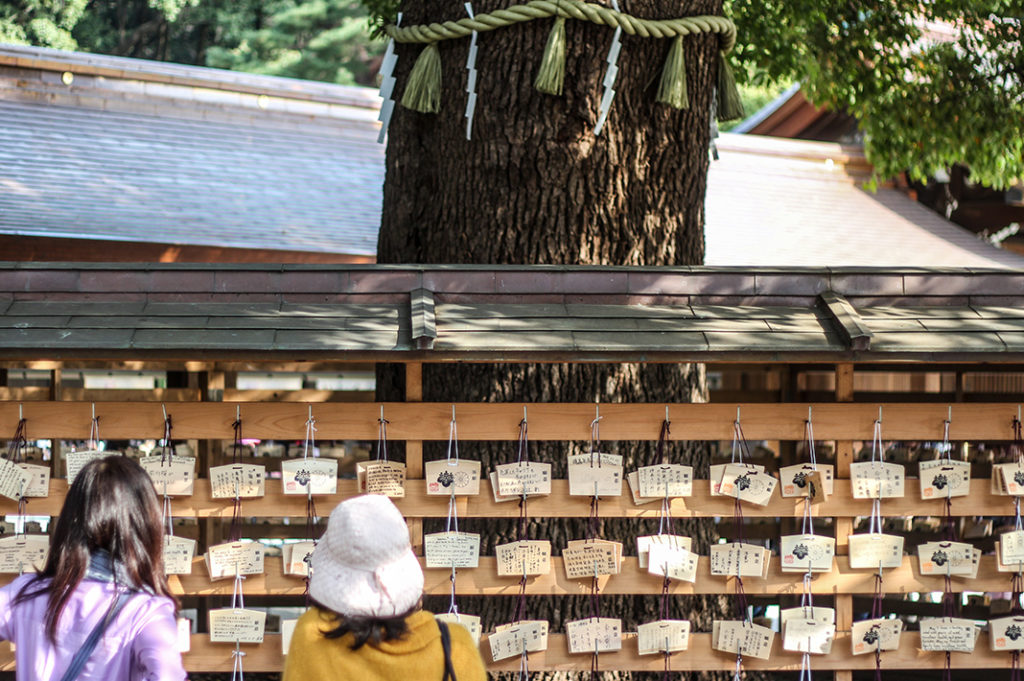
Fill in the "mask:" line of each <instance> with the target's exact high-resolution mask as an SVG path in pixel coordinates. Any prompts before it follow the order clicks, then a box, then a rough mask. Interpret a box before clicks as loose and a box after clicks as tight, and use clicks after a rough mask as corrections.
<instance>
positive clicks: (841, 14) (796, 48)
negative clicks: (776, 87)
mask: <svg viewBox="0 0 1024 681" xmlns="http://www.w3.org/2000/svg"><path fill="white" fill-rule="evenodd" d="M726 4H727V6H726V12H728V13H730V16H732V17H733V18H734V20H735V21H736V23H737V25H738V27H739V35H740V43H739V45H738V46H737V52H736V58H737V59H738V60H739V61H740V62H741V63H742V64H743V65H744V66H745V67H746V73H747V75H748V78H749V79H750V80H752V81H754V82H758V83H760V82H772V81H779V80H786V79H791V80H799V81H800V82H801V83H802V87H803V89H804V91H805V93H807V95H808V96H809V97H810V99H811V100H812V101H813V102H814V103H816V104H819V105H826V106H829V107H832V108H837V109H845V110H846V111H848V112H850V113H852V114H853V115H855V116H856V117H857V118H858V119H859V120H860V122H861V126H862V129H863V131H864V137H865V147H866V152H867V155H868V158H869V159H870V160H871V162H872V163H873V164H874V165H875V168H876V173H877V175H878V176H880V177H890V176H892V175H895V174H897V173H899V172H901V171H909V173H910V175H911V176H912V177H913V178H914V179H919V180H922V179H925V178H927V177H929V176H931V175H932V174H933V173H934V172H935V171H936V170H938V169H940V168H948V167H950V166H951V165H953V164H954V163H962V164H964V165H966V166H967V167H968V168H969V169H970V172H971V179H972V180H973V181H975V182H981V183H984V184H988V185H991V186H993V187H1005V186H1006V185H1008V184H1010V183H1012V182H1013V181H1014V180H1016V179H1018V178H1022V177H1024V82H1022V81H1024V51H1022V45H1021V38H1022V27H1021V22H1022V17H1024V3H1022V2H1021V1H1020V0H930V1H928V2H921V1H920V0H886V2H848V1H846V0H731V2H727V3H726ZM740 73H741V74H742V73H743V70H742V69H741V70H740Z"/></svg>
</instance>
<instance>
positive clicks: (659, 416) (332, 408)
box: [0, 402, 1017, 441]
mask: <svg viewBox="0 0 1024 681" xmlns="http://www.w3.org/2000/svg"><path fill="white" fill-rule="evenodd" d="M165 406H166V407H167V411H168V413H170V414H171V415H172V417H173V420H174V437H175V438H179V439H230V438H231V437H232V435H233V431H232V428H231V424H232V423H233V422H234V420H235V413H236V411H235V410H236V406H237V407H240V408H241V414H242V423H243V434H244V435H245V436H246V437H252V438H261V439H275V440H296V439H302V435H303V433H304V432H305V423H306V419H307V418H308V414H309V405H308V404H306V403H298V402H287V403H267V402H260V403H249V402H218V403H209V402H205V403H196V402H175V403H165ZM523 406H524V405H523V404H521V403H518V404H513V403H504V404H491V403H484V404H476V403H474V404H464V403H459V404H455V411H456V416H457V419H458V425H459V438H460V439H462V440H489V441H500V440H509V441H512V440H515V438H516V434H517V433H518V425H519V421H520V420H521V419H522V417H523ZM738 406H739V407H740V416H741V423H742V426H743V431H744V434H745V436H746V437H747V438H748V439H752V440H801V439H803V437H804V421H805V420H806V419H807V408H808V407H809V406H810V407H813V421H814V431H815V435H816V436H817V437H818V438H819V439H822V440H870V438H871V435H872V429H873V424H874V421H875V419H876V418H878V407H879V405H872V404H855V403H850V404H838V403H820V404H795V403H787V404H743V405H736V404H670V405H668V409H669V418H670V420H671V421H672V433H671V438H672V439H673V440H728V439H731V438H732V434H733V421H735V419H736V410H737V407H738ZM881 406H882V407H883V409H882V437H883V438H885V439H886V440H929V439H931V440H938V439H941V437H942V425H943V421H944V420H945V419H946V417H947V414H948V412H947V405H945V404H906V403H894V404H883V405H881ZM380 407H381V404H380V403H359V404H339V403H329V404H317V405H315V406H314V408H313V412H314V417H315V418H316V423H317V437H318V438H319V439H321V440H350V439H355V440H373V439H376V437H377V419H378V418H379V417H380ZM383 407H384V415H385V417H386V418H387V419H388V420H389V422H390V423H389V425H388V436H389V437H391V438H392V439H395V440H447V439H448V426H449V423H450V421H451V414H452V404H450V403H436V402H435V403H432V402H423V403H385V404H384V405H383ZM526 407H527V411H528V418H529V421H530V437H531V438H532V439H534V440H554V441H570V440H588V439H589V438H590V422H591V421H592V420H593V418H594V412H595V407H594V405H593V404H528V405H526ZM665 407H666V405H664V404H603V405H601V407H600V410H601V416H602V417H603V419H602V421H601V435H602V437H603V438H604V439H605V440H608V441H615V440H655V439H657V437H658V432H659V429H660V426H661V422H662V420H663V419H664V418H665ZM91 409H92V403H90V402H25V403H24V417H25V418H26V419H27V421H28V423H27V427H28V433H29V436H30V437H32V438H63V439H85V438H86V437H88V434H89V424H90V420H91V417H92V411H91ZM96 415H97V416H99V417H100V434H101V435H102V437H104V438H106V439H131V438H138V439H142V438H152V439H155V438H159V437H162V435H163V413H162V411H161V407H160V404H157V403H138V402H97V403H96ZM1016 415H1017V404H1013V403H992V404H957V405H955V406H954V408H953V419H952V424H951V426H950V431H949V436H950V438H951V439H953V440H983V441H992V440H1011V439H1012V438H1013V429H1012V423H1013V418H1014V417H1016ZM17 421H18V404H17V403H14V402H6V403H0V434H2V433H7V432H9V433H14V430H15V427H16V426H17Z"/></svg>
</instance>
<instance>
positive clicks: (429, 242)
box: [377, 0, 729, 678]
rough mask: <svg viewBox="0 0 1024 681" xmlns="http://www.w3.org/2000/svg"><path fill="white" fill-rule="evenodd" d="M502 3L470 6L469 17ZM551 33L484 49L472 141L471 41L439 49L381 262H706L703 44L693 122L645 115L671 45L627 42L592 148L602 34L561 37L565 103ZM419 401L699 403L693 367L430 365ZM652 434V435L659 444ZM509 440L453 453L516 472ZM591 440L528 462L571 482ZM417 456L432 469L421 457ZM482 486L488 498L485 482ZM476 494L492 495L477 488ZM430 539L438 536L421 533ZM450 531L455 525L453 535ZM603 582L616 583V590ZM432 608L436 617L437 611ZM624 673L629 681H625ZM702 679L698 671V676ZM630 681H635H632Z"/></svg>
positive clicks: (696, 606)
mask: <svg viewBox="0 0 1024 681" xmlns="http://www.w3.org/2000/svg"><path fill="white" fill-rule="evenodd" d="M502 6H507V3H503V2H497V1H496V0H481V1H480V2H477V3H474V5H473V9H474V11H475V12H476V13H481V12H485V11H489V10H493V9H497V8H499V7H502ZM623 10H624V11H627V12H630V13H632V14H634V15H637V16H642V17H649V18H668V17H673V16H681V15H684V14H685V15H691V14H715V13H719V12H720V11H721V2H720V0H701V1H689V2H684V3H670V2H665V1H664V0H635V1H634V2H631V3H628V4H624V5H623ZM402 12H403V21H402V23H403V25H411V24H417V23H429V22H440V21H444V20H448V19H458V18H461V17H462V16H465V10H464V9H463V7H462V4H461V3H460V2H455V1H454V0H446V1H445V2H432V3H427V2H424V0H406V2H404V3H403V7H402ZM551 25H552V20H550V19H549V20H537V21H533V22H529V23H523V24H517V25H514V26H511V27H507V28H502V29H498V30H495V31H492V32H489V33H482V34H480V36H479V52H478V58H477V69H478V86H477V91H478V93H479V98H478V101H477V107H476V115H475V118H474V121H473V138H472V140H470V141H467V140H466V138H465V118H464V117H463V113H464V109H465V101H466V95H465V85H466V70H465V63H466V53H467V49H468V44H469V40H468V39H466V40H453V41H442V42H441V43H440V44H439V48H440V54H441V59H442V66H443V81H442V104H441V107H442V110H441V112H440V113H439V114H436V115H428V114H420V113H415V112H412V111H408V110H406V109H403V108H401V107H400V106H399V107H397V108H396V110H395V114H394V117H393V119H392V121H391V126H390V129H389V140H388V150H387V176H386V181H385V186H384V209H383V216H382V224H381V230H380V237H379V244H378V253H377V259H378V262H380V263H481V264H566V265H568V264H602V265H691V264H701V263H702V262H703V257H704V238H703V226H704V211H703V201H704V190H705V183H706V177H707V169H708V144H709V136H710V109H711V102H712V98H713V94H714V93H713V83H714V76H715V75H716V74H715V64H716V61H715V55H716V51H717V49H718V42H717V38H716V37H715V36H711V35H700V36H691V37H688V38H686V39H685V40H684V46H685V60H686V70H687V84H688V89H689V97H690V108H689V109H688V110H682V111H680V110H675V109H671V108H669V107H668V106H666V105H663V104H659V103H657V102H656V101H655V97H656V92H657V83H658V79H659V78H660V75H661V67H662V64H663V63H664V60H665V56H666V55H667V53H668V50H669V47H670V41H668V40H656V39H650V38H633V37H630V36H627V35H623V36H622V43H623V45H622V51H621V55H620V57H619V60H618V66H619V75H618V79H617V81H616V86H615V89H616V96H615V99H614V102H613V104H612V107H611V110H610V114H609V116H608V120H607V122H606V124H605V127H604V130H603V131H602V133H601V135H600V136H595V135H594V132H593V128H594V125H595V123H596V121H597V118H598V104H599V102H600V100H601V97H602V94H603V88H602V85H601V83H602V80H603V78H604V75H605V70H606V68H607V63H606V61H605V59H606V57H607V54H608V48H609V45H610V42H611V38H612V30H611V29H609V28H607V27H603V26H597V25H593V24H589V23H586V22H581V21H574V20H569V21H567V23H566V38H567V40H566V42H567V60H566V80H565V91H564V94H563V95H562V96H560V97H556V96H550V95H544V94H541V93H539V92H537V91H536V90H535V89H534V87H533V80H534V77H535V75H536V71H537V68H538V67H539V64H540V61H541V56H542V54H543V51H544V47H545V44H546V42H547V37H548V32H549V31H550V29H551ZM421 49H422V46H420V45H398V63H397V67H396V71H395V76H396V77H397V82H398V85H397V87H396V90H397V92H396V94H395V98H396V100H400V98H401V91H402V88H403V87H404V86H405V83H406V82H407V80H408V76H409V72H410V70H411V69H412V66H413V64H414V62H415V60H416V57H417V56H418V55H419V52H420V50H421ZM400 376H401V374H400V371H399V370H398V368H397V367H387V366H382V367H380V368H379V370H378V387H377V392H378V397H379V398H380V399H402V394H403V390H402V387H401V386H402V382H401V380H400ZM423 399H424V400H427V401H440V402H446V401H456V400H459V401H470V402H473V401H480V402H488V401H500V402H527V403H529V402H559V401H566V402H587V401H595V400H599V401H600V402H689V401H705V400H706V399H707V391H706V385H705V381H704V371H703V367H702V366H699V365H635V364H632V365H590V364H587V365H584V364H564V365H563V364H555V365H532V364H517V365H500V364H499V365H431V364H426V365H425V366H424V391H423ZM657 436H658V433H657V432H652V433H651V440H652V441H653V440H656V439H657ZM514 439H515V433H510V434H509V440H510V442H508V443H486V442H479V443H463V445H462V447H461V448H460V449H461V453H462V455H463V456H465V457H467V458H474V459H475V458H479V459H480V460H481V461H482V463H483V468H484V471H485V473H486V472H488V471H489V470H490V469H491V468H492V467H493V466H494V465H495V464H497V463H505V462H508V461H511V460H514V458H515V442H514ZM606 445H607V449H609V450H610V451H614V452H616V453H621V454H624V455H625V457H626V461H627V463H626V468H627V470H631V469H632V468H634V467H635V466H637V465H643V463H644V462H645V461H649V460H650V453H651V451H652V448H653V442H623V443H606ZM586 446H587V443H575V444H573V445H571V446H566V444H565V443H531V458H534V459H537V460H543V461H550V462H552V463H553V464H554V474H555V476H556V477H564V476H565V475H566V468H565V459H566V454H567V453H568V452H569V451H571V448H572V447H577V448H578V447H586ZM671 449H672V450H673V451H674V454H673V459H674V460H676V461H680V462H687V463H692V464H693V465H694V466H695V468H696V470H697V471H698V473H699V474H704V475H706V471H707V462H708V451H707V448H705V447H703V446H699V445H697V444H690V445H688V446H683V445H672V446H671ZM424 454H425V458H426V459H427V460H429V459H433V458H440V457H442V456H443V455H444V451H443V446H442V445H441V444H440V443H434V446H431V443H427V444H426V446H425V450H424ZM485 487H486V485H485ZM484 493H489V491H487V492H484ZM515 524H516V523H515V520H514V519H512V520H509V521H508V522H504V523H495V522H493V521H490V520H489V521H487V522H486V524H485V523H484V522H480V521H473V520H469V521H464V522H463V523H461V526H462V527H463V528H465V529H467V530H469V531H478V532H480V533H481V535H482V537H481V538H482V542H481V551H482V552H483V553H493V549H494V546H495V545H496V544H499V543H502V542H505V541H510V540H511V539H514V535H515ZM586 524H587V523H586V521H585V520H574V521H555V520H552V519H543V518H532V519H531V522H530V525H529V528H528V536H530V537H531V538H541V537H544V538H549V539H551V541H552V546H553V549H554V551H555V553H556V554H557V553H559V552H560V549H561V548H562V547H564V545H565V541H566V540H569V539H577V538H583V537H585V536H586V534H585V533H586ZM424 529H425V531H427V532H430V531H437V529H438V528H436V527H431V526H430V524H429V523H427V524H426V526H425V528H424ZM460 529H461V528H460ZM656 530H657V527H656V524H652V523H650V522H649V521H644V522H637V521H632V520H630V521H623V520H614V521H613V520H606V521H604V522H602V523H601V536H603V537H606V538H611V539H616V540H619V541H622V542H623V543H624V547H625V551H626V553H627V555H635V553H636V544H635V537H636V536H637V535H641V534H646V533H651V532H654V531H656ZM680 531H681V532H682V533H685V534H688V535H690V536H692V537H693V538H694V540H695V546H696V547H697V550H699V551H700V552H702V553H704V554H706V553H707V551H708V546H709V545H710V543H712V542H714V541H716V540H717V533H716V531H715V529H714V527H713V525H712V524H711V523H709V522H690V521H688V522H684V523H681V524H680ZM613 579H614V577H613ZM657 602H658V599H657V597H649V596H648V597H639V598H631V597H602V598H601V607H602V609H603V613H604V614H605V615H606V616H612V615H614V616H619V617H622V618H623V621H624V625H625V627H626V628H627V630H635V627H636V625H637V624H638V623H642V622H645V621H650V620H653V619H656V618H657ZM728 602H729V599H727V598H718V597H689V598H684V597H674V598H673V599H672V616H674V617H684V618H688V619H690V620H691V621H692V624H693V628H694V630H700V631H710V628H711V620H712V618H714V617H716V616H720V615H722V614H725V613H727V612H728ZM515 603H516V599H515V598H465V597H463V598H460V599H459V606H460V610H462V611H464V612H467V613H474V614H479V615H481V616H482V617H483V618H484V627H485V629H490V628H493V626H494V625H495V624H500V623H502V622H507V621H509V620H510V619H511V618H512V616H513V610H514V608H515ZM427 605H428V607H433V608H434V609H440V610H442V611H445V610H447V607H448V603H447V598H446V597H445V598H439V599H429V600H428V603H427ZM527 607H528V614H529V616H530V617H538V618H545V619H549V620H551V623H552V627H553V630H555V631H561V630H563V629H564V626H565V622H566V621H568V620H571V619H577V618H580V617H586V616H589V614H590V610H589V608H590V605H589V602H588V600H587V599H586V598H584V597H572V598H557V599H555V598H546V597H545V598H538V597H531V598H529V599H528V606H527ZM625 676H627V677H628V676H629V675H628V674H627V675H625ZM697 676H699V675H694V678H696V677H697ZM639 677H640V675H634V678H639Z"/></svg>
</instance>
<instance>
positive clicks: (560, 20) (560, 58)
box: [533, 16, 565, 95]
mask: <svg viewBox="0 0 1024 681" xmlns="http://www.w3.org/2000/svg"><path fill="white" fill-rule="evenodd" d="M564 83H565V17H561V16H560V17H556V18H555V24H554V26H552V27H551V34H550V35H548V44H547V45H546V46H545V47H544V58H543V59H542V60H541V62H540V70H539V71H537V79H536V80H534V81H533V86H534V87H535V88H537V89H538V90H540V91H541V92H544V93H547V94H549V95H561V94H562V85H563V84H564Z"/></svg>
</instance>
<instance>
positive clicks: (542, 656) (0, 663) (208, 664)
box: [0, 632, 1010, 672]
mask: <svg viewBox="0 0 1024 681" xmlns="http://www.w3.org/2000/svg"><path fill="white" fill-rule="evenodd" d="M635 639H636V634H626V635H625V636H623V640H622V650H620V651H617V652H614V653H601V655H600V656H599V657H598V660H599V663H600V666H601V669H614V670H622V671H651V672H660V671H662V669H663V668H664V664H665V662H664V657H663V656H662V655H638V654H637V652H636V640H635ZM920 640H921V639H920V635H919V634H918V633H917V632H905V633H904V634H903V637H902V641H901V645H900V648H899V650H891V651H887V652H884V653H882V668H883V669H890V670H896V669H942V665H943V659H944V657H945V654H944V653H927V652H924V651H922V650H921V649H920ZM242 649H243V650H244V651H245V653H246V657H245V671H247V672H278V671H280V670H281V669H282V668H283V667H284V656H283V655H282V654H281V637H280V636H279V635H277V634H268V635H267V636H265V637H264V639H263V643H262V645H243V646H242ZM233 650H234V646H233V645H231V644H227V643H210V641H209V638H208V637H207V636H206V634H193V636H192V641H191V650H190V651H189V652H187V653H185V654H184V661H185V669H186V670H188V671H190V672H196V671H204V672H230V671H231V666H232V662H233V659H232V655H231V653H232V651H233ZM480 652H481V655H482V656H483V658H484V660H490V658H491V655H490V647H489V646H488V644H487V640H486V638H484V639H482V640H481V642H480ZM800 657H801V655H800V653H791V652H787V651H784V650H782V642H781V639H780V637H779V636H776V637H775V644H774V646H773V647H772V657H771V659H769V660H758V659H756V658H753V657H749V656H748V657H745V658H743V667H744V669H748V670H758V671H775V672H783V671H789V672H796V671H798V670H799V669H800ZM590 662H591V655H590V654H589V653H588V654H582V655H570V654H569V653H568V646H567V643H566V640H565V635H564V634H550V635H549V636H548V649H547V650H545V651H541V652H537V653H530V671H569V672H583V671H587V670H589V669H590ZM950 662H951V667H952V668H953V669H1007V668H1009V667H1010V655H1009V654H1008V653H1005V652H995V651H993V650H991V646H990V645H989V640H988V635H987V634H985V633H982V634H981V635H980V636H979V638H978V644H977V647H976V648H975V651H974V652H973V653H971V654H965V653H953V654H952V655H951V659H950ZM670 663H671V669H672V671H702V670H715V671H732V670H733V669H735V667H736V656H735V655H732V654H729V653H723V652H720V651H717V650H712V649H711V634H705V633H696V634H691V636H690V647H689V649H688V650H686V651H682V652H679V653H674V654H673V655H672V656H671V658H670ZM812 665H813V667H814V669H815V670H835V669H858V670H859V669H874V668H875V656H874V655H871V654H867V655H853V654H852V653H851V652H850V638H849V632H839V633H837V634H836V641H835V643H834V644H833V646H832V652H831V654H829V655H815V656H813V657H812ZM487 669H488V671H491V672H501V671H513V672H514V671H517V670H518V669H519V658H518V657H513V658H509V659H506V660H501V661H500V662H490V663H488V665H487ZM13 670H14V653H13V652H11V650H10V644H9V643H6V642H5V643H0V671H13Z"/></svg>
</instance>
